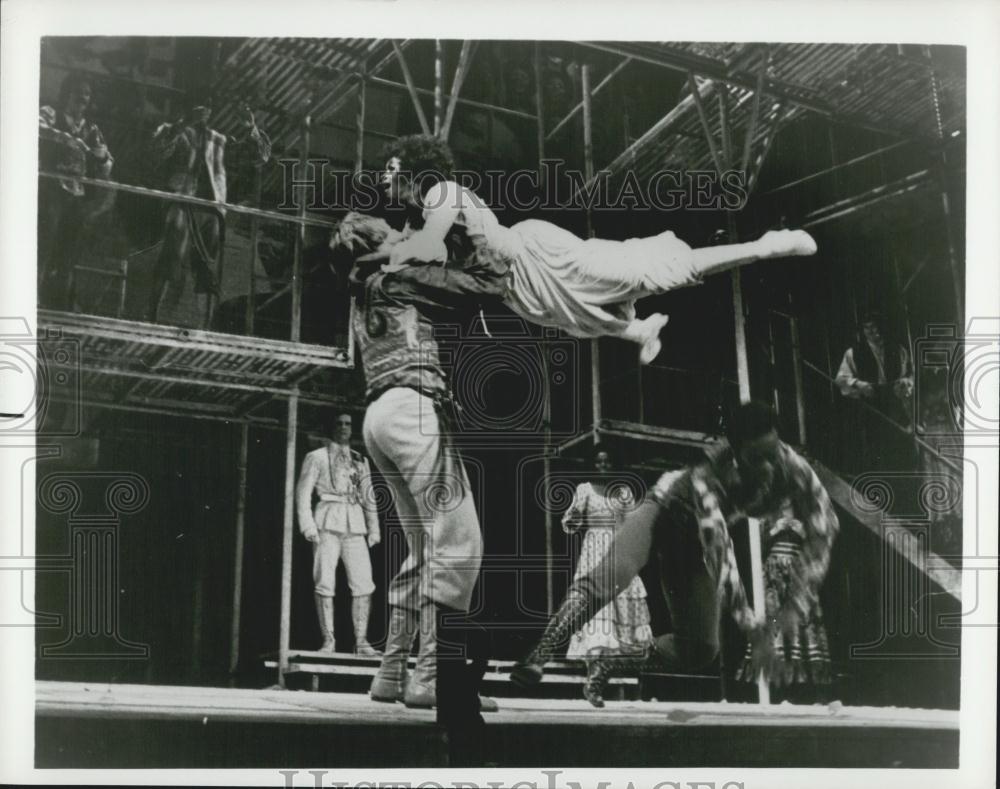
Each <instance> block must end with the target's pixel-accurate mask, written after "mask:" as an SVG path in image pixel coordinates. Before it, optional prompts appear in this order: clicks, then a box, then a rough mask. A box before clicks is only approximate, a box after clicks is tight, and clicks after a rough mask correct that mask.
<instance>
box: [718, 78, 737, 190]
mask: <svg viewBox="0 0 1000 789" xmlns="http://www.w3.org/2000/svg"><path fill="white" fill-rule="evenodd" d="M715 95H716V97H717V98H718V101H719V130H720V131H721V132H722V157H721V158H722V166H723V168H724V169H725V170H728V169H729V168H730V167H732V166H733V146H732V141H731V140H730V136H729V86H728V85H726V84H725V83H722V84H721V85H719V90H718V91H716V94H715ZM722 173H723V170H719V177H720V178H721V177H722Z"/></svg>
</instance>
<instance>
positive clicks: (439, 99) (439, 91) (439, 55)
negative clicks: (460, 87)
mask: <svg viewBox="0 0 1000 789" xmlns="http://www.w3.org/2000/svg"><path fill="white" fill-rule="evenodd" d="M443 107H444V49H443V47H442V45H441V39H440V38H436V39H434V134H435V135H440V134H441V120H442V119H441V110H442V108H443Z"/></svg>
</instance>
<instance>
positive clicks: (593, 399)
mask: <svg viewBox="0 0 1000 789" xmlns="http://www.w3.org/2000/svg"><path fill="white" fill-rule="evenodd" d="M580 79H581V82H582V85H583V177H584V180H585V182H586V183H588V184H589V183H590V182H591V181H592V180H593V178H594V127H593V120H594V115H593V107H592V106H591V105H592V102H591V97H592V94H591V92H590V66H589V65H587V64H584V65H583V67H582V68H581V69H580ZM593 237H594V224H593V217H592V216H591V209H590V203H589V202H588V204H587V238H593ZM590 405H591V410H592V411H593V416H594V424H593V428H592V429H593V434H594V444H595V445H596V444H597V443H598V442H599V441H600V440H601V434H600V426H601V346H600V340H598V339H593V340H591V341H590Z"/></svg>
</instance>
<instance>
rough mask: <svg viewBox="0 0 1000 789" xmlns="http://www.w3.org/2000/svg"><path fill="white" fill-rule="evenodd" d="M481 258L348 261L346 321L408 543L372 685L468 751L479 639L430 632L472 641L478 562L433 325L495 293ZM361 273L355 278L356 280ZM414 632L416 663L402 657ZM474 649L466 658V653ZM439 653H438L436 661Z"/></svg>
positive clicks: (382, 231) (384, 230) (379, 460)
mask: <svg viewBox="0 0 1000 789" xmlns="http://www.w3.org/2000/svg"><path fill="white" fill-rule="evenodd" d="M376 229H377V230H378V232H377V233H376V236H375V237H372V238H365V239H357V240H356V241H357V243H354V242H351V243H345V240H344V239H343V238H342V237H341V235H340V234H337V233H335V234H334V236H333V238H332V239H331V242H330V243H331V247H332V248H333V250H334V252H335V256H336V255H346V256H347V257H348V258H350V259H352V260H353V259H356V257H357V256H358V255H363V254H365V253H366V252H371V251H372V250H373V249H375V248H376V247H377V246H378V245H379V244H381V243H382V242H383V241H384V240H385V236H386V234H388V233H390V232H391V230H390V228H389V227H388V225H387V224H385V223H384V222H379V223H377V228H376ZM477 265H483V263H482V262H481V261H480V262H479V263H477V262H476V261H470V262H467V263H466V264H465V265H463V266H461V267H452V266H447V267H422V268H423V270H424V271H425V274H426V277H425V281H423V282H421V283H420V286H419V287H416V286H415V283H414V282H413V281H407V282H404V281H402V280H400V279H399V278H398V277H397V275H396V273H393V272H382V271H377V272H376V273H374V274H370V273H369V272H370V269H369V270H368V272H366V271H365V270H364V269H363V268H359V267H355V269H354V271H353V272H352V275H351V279H352V281H353V282H354V283H355V286H356V287H355V305H354V311H353V322H354V331H355V336H356V337H357V342H358V348H359V350H360V359H361V364H362V367H363V370H364V375H365V385H366V399H367V402H368V408H367V411H366V412H365V421H364V427H363V432H364V437H365V446H366V447H367V449H368V452H369V454H370V455H371V458H372V460H373V461H374V462H375V465H376V466H377V467H378V469H379V471H380V472H381V474H382V475H383V477H384V478H385V480H386V482H387V483H388V484H389V486H390V487H391V489H392V493H393V497H394V503H395V508H396V511H397V513H398V516H399V520H400V523H401V525H402V527H403V530H404V534H405V537H406V542H407V547H408V548H409V554H408V556H407V558H406V560H405V561H404V563H403V565H402V566H401V567H400V569H399V572H398V573H397V575H396V577H395V578H393V580H392V582H391V583H390V585H389V594H388V598H389V600H388V602H389V623H388V628H387V630H388V635H387V638H386V647H385V655H384V656H383V658H382V665H381V666H380V667H379V670H378V673H377V674H376V676H375V678H374V680H373V681H372V685H371V691H370V695H371V698H372V699H373V700H376V701H383V702H394V701H402V702H404V703H405V704H406V705H407V706H408V707H417V708H421V707H423V708H427V707H434V706H436V707H437V710H438V720H439V721H440V722H441V723H443V724H445V725H446V726H447V727H448V732H449V747H450V748H451V749H452V751H453V752H454V753H458V752H462V753H464V754H465V755H466V756H463V757H462V758H466V757H467V754H468V753H469V752H470V750H471V751H475V750H476V748H478V747H481V742H478V743H477V741H476V740H477V737H478V735H477V734H476V732H477V731H479V727H480V726H481V724H482V718H481V717H480V716H479V713H480V711H494V710H496V708H497V706H496V702H495V701H493V700H492V699H486V698H480V697H479V696H478V684H479V681H480V680H481V678H482V674H483V671H485V667H486V666H485V659H479V660H477V659H476V657H475V655H474V654H473V653H475V654H478V653H480V652H483V650H482V649H481V644H473V646H470V647H468V648H467V649H466V650H465V651H464V655H463V656H460V657H457V658H453V657H452V656H450V655H445V656H444V657H443V658H442V656H441V655H440V654H439V650H438V643H447V644H449V647H453V646H454V645H455V644H468V643H472V642H471V639H472V638H473V637H474V636H475V635H477V634H481V633H480V631H481V629H479V628H477V627H476V626H475V625H474V624H473V623H471V622H469V621H467V620H466V618H465V616H464V615H465V614H466V613H467V612H468V611H469V608H470V604H471V600H472V594H473V589H474V587H475V584H476V581H477V579H478V576H479V567H480V563H481V561H482V550H483V548H482V545H483V543H482V536H481V534H480V526H479V517H478V515H477V513H476V508H475V503H474V501H473V499H472V494H471V490H470V487H469V482H468V478H467V477H466V473H465V468H464V466H463V464H462V460H461V457H460V456H459V454H458V451H457V449H456V448H455V447H454V445H453V444H452V443H451V439H450V435H451V429H452V420H451V419H450V417H449V414H450V413H451V411H452V406H451V395H450V392H449V388H448V378H447V374H446V372H445V369H444V366H443V365H442V363H441V358H440V355H439V348H438V343H437V340H436V338H435V334H434V328H435V325H440V324H442V323H444V322H450V323H454V322H456V321H463V320H465V319H470V318H471V316H472V315H473V314H474V313H475V310H476V309H477V308H479V307H481V306H484V305H488V306H493V305H494V304H499V299H500V292H499V289H498V288H496V287H494V286H493V284H492V280H482V281H480V280H477V279H476V277H475V276H473V275H471V274H470V273H469V269H470V268H472V269H475V268H476V266H477ZM362 283H363V284H362ZM418 636H419V644H420V646H419V652H418V655H417V660H416V667H415V669H414V672H413V673H412V674H408V671H407V659H408V657H409V654H410V651H411V649H412V648H413V644H414V641H416V640H417V638H418ZM468 656H472V661H473V662H472V663H471V664H470V663H468V662H467V657H468ZM439 659H440V662H439Z"/></svg>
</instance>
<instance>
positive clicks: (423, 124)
mask: <svg viewBox="0 0 1000 789" xmlns="http://www.w3.org/2000/svg"><path fill="white" fill-rule="evenodd" d="M392 48H393V49H394V50H395V51H396V59H397V60H398V61H399V68H400V70H401V71H402V72H403V81H404V82H405V83H406V89H407V90H408V91H409V93H410V101H412V102H413V109H414V110H415V111H416V113H417V120H418V121H419V122H420V129H421V130H422V131H423V133H424V134H430V133H431V127H430V126H428V125H427V116H426V115H425V114H424V108H423V106H421V104H420V96H418V95H417V86H416V84H415V83H414V82H413V75H412V74H410V67H409V66H407V65H406V58H405V57H403V50H402V49H401V48H400V46H399V43H398V42H397V41H396V40H395V39H393V41H392Z"/></svg>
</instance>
